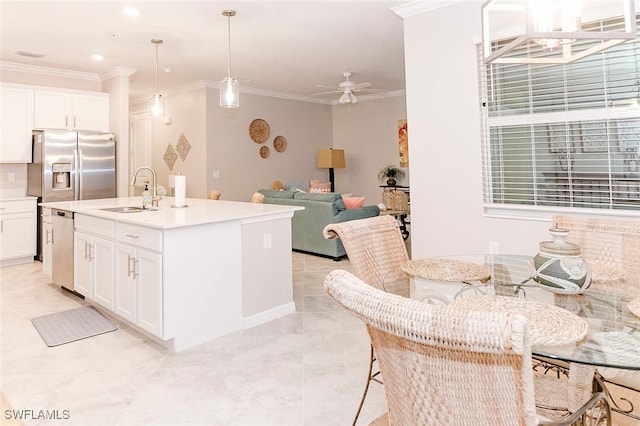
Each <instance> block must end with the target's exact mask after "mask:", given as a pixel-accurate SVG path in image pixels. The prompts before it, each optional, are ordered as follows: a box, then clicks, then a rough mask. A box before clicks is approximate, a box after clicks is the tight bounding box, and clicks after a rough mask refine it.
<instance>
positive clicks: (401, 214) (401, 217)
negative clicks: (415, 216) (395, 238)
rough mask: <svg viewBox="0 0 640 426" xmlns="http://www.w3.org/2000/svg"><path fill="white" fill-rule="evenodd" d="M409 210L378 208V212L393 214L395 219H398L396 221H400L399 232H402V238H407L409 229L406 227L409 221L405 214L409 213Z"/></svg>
mask: <svg viewBox="0 0 640 426" xmlns="http://www.w3.org/2000/svg"><path fill="white" fill-rule="evenodd" d="M410 213H411V212H409V211H407V210H389V209H387V210H380V214H381V215H383V214H385V215H386V214H388V215H393V216H394V217H395V218H396V219H398V221H399V222H400V232H401V233H402V238H403V239H404V240H406V239H407V238H409V230H408V229H407V224H408V223H410V222H407V216H408V215H409V214H410Z"/></svg>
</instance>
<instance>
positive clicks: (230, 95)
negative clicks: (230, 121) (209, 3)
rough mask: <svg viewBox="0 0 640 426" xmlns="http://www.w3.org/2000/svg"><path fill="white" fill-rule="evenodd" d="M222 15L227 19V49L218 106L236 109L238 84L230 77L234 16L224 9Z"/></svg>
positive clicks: (234, 12)
mask: <svg viewBox="0 0 640 426" xmlns="http://www.w3.org/2000/svg"><path fill="white" fill-rule="evenodd" d="M222 15H223V16H226V17H227V32H228V35H229V48H228V50H227V77H226V78H223V79H222V81H221V82H220V106H221V107H222V108H238V107H239V106H240V84H239V83H238V80H236V79H235V78H232V77H231V17H232V16H236V11H235V10H229V9H225V10H223V11H222Z"/></svg>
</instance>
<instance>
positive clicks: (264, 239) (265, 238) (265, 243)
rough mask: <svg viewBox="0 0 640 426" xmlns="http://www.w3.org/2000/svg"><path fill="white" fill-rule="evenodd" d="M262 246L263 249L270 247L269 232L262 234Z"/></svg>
mask: <svg viewBox="0 0 640 426" xmlns="http://www.w3.org/2000/svg"><path fill="white" fill-rule="evenodd" d="M262 248H265V249H270V248H271V234H264V235H263V236H262Z"/></svg>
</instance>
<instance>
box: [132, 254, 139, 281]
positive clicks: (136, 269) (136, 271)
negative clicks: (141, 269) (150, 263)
mask: <svg viewBox="0 0 640 426" xmlns="http://www.w3.org/2000/svg"><path fill="white" fill-rule="evenodd" d="M139 262H140V261H139V260H138V259H136V258H135V257H134V258H133V279H134V280H135V279H136V278H138V275H140V274H139V273H138V268H137V265H138V263H139Z"/></svg>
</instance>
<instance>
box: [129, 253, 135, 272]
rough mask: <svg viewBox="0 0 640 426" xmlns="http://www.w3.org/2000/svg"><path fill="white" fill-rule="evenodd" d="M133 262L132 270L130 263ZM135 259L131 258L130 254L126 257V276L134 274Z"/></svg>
mask: <svg viewBox="0 0 640 426" xmlns="http://www.w3.org/2000/svg"><path fill="white" fill-rule="evenodd" d="M132 260H133V268H131V261H132ZM135 260H136V258H135V257H131V255H130V254H128V255H127V276H128V277H130V276H131V274H132V273H135V267H136V266H135V265H136V264H135Z"/></svg>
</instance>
